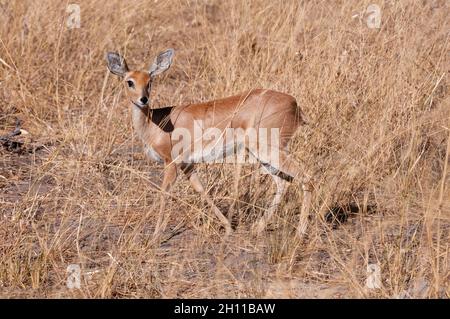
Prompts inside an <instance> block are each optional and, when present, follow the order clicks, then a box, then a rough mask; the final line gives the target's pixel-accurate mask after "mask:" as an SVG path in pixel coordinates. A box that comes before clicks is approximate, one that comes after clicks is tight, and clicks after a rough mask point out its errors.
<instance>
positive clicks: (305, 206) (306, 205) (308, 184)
mask: <svg viewBox="0 0 450 319" xmlns="http://www.w3.org/2000/svg"><path fill="white" fill-rule="evenodd" d="M302 190H303V203H302V210H301V212H300V221H299V223H298V227H297V235H298V236H299V237H300V238H301V237H303V236H304V235H306V230H307V228H308V216H309V210H310V209H311V195H312V191H313V184H312V181H311V178H310V177H307V178H304V179H303V181H302Z"/></svg>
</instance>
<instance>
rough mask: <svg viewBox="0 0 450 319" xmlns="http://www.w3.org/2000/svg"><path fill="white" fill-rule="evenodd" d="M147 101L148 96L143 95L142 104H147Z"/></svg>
mask: <svg viewBox="0 0 450 319" xmlns="http://www.w3.org/2000/svg"><path fill="white" fill-rule="evenodd" d="M147 102H148V98H147V97H146V96H143V97H141V103H142V104H147Z"/></svg>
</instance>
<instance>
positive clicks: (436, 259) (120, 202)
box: [0, 0, 450, 298]
mask: <svg viewBox="0 0 450 319" xmlns="http://www.w3.org/2000/svg"><path fill="white" fill-rule="evenodd" d="M76 2H77V3H78V4H79V5H80V8H81V28H79V29H69V28H67V26H66V20H67V16H68V14H67V13H66V6H67V4H68V3H65V2H63V1H53V0H40V1H37V0H35V1H32V0H24V1H4V0H0V18H1V21H2V23H1V24H2V26H1V28H0V58H1V60H0V109H1V113H0V134H1V135H4V134H6V133H8V132H10V131H12V130H13V129H14V122H15V117H18V118H20V119H21V120H22V128H23V129H25V130H27V131H28V132H29V133H30V134H29V135H24V136H22V137H18V138H16V141H21V142H23V143H24V144H23V145H22V147H21V148H20V149H18V150H16V151H14V150H12V151H11V150H8V149H7V148H6V147H1V148H0V205H1V206H0V212H1V215H0V219H1V223H0V238H1V243H0V296H2V297H12V296H13V297H14V296H20V297H85V298H91V297H101V298H103V297H105V298H116V297H121V298H123V297H125V298H129V297H133V298H134V297H146V298H160V297H293V298H294V297H331V298H349V297H350V298H352V297H358V298H366V297H369V298H379V297H388V298H394V297H408V296H412V297H418V298H429V297H441V298H442V297H443V298H448V297H449V295H450V287H449V281H450V278H449V269H450V268H449V239H450V234H449V231H450V187H449V184H450V168H449V165H448V163H449V149H450V111H449V110H450V108H449V105H450V103H449V98H448V93H449V91H448V90H449V88H448V74H449V66H450V65H449V55H448V52H449V33H448V30H450V29H449V20H448V13H449V8H448V3H447V2H446V1H445V0H442V1H439V0H436V1H413V0H405V1H384V0H380V1H377V2H376V3H377V4H378V5H379V6H380V8H381V13H382V20H381V21H382V24H381V28H380V29H370V28H368V27H367V24H366V17H367V15H364V11H365V9H366V8H367V6H368V5H369V4H370V3H371V2H370V1H356V0H352V1H300V0H295V1H290V0H288V1H283V4H281V3H279V2H276V1H275V2H274V1H263V0H255V1H251V2H246V1H237V0H231V1H208V0H198V1H161V0H159V1H157V0H155V1H143V0H140V1H139V0H136V1H121V0H110V1H107V2H101V3H100V2H98V1H94V0H83V1H81V0H79V1H76ZM168 47H173V48H175V50H176V57H175V62H174V65H173V67H172V68H171V69H170V71H169V72H167V73H166V75H164V76H162V77H161V78H160V79H159V80H158V81H157V83H156V85H155V87H154V89H153V94H152V101H153V104H154V106H155V107H159V106H164V105H175V104H179V103H187V102H194V101H206V100H208V99H213V98H220V97H224V96H227V95H231V94H235V93H239V92H241V91H244V90H246V89H249V88H256V87H264V88H271V89H276V90H280V91H283V92H286V93H289V94H292V95H293V96H295V97H296V98H297V99H298V101H299V104H300V105H301V107H302V109H303V110H304V112H305V113H306V114H307V116H308V119H309V122H310V124H309V125H308V126H304V127H302V128H301V129H300V130H299V131H298V134H297V136H296V139H295V140H294V142H293V144H292V152H293V153H294V154H295V156H296V158H298V159H300V160H301V161H302V162H303V163H304V165H306V166H307V167H309V168H310V169H311V170H314V171H315V172H317V173H318V184H317V191H316V193H315V196H314V200H313V210H314V214H312V215H313V216H312V217H311V226H310V228H309V231H308V238H307V240H306V241H304V242H298V241H296V240H294V235H293V232H294V227H295V225H296V223H297V217H298V213H299V208H300V207H299V205H300V202H301V194H300V192H299V189H298V185H293V186H292V187H291V188H290V190H289V192H288V195H287V196H286V197H285V200H284V201H283V205H282V207H281V209H280V210H279V212H278V214H277V217H276V218H275V220H274V221H273V223H272V225H271V226H270V228H269V230H268V231H267V232H265V236H264V237H263V238H259V239H256V238H254V237H252V236H251V235H250V233H249V227H250V224H251V222H252V221H254V220H255V219H256V218H257V217H258V216H260V215H261V214H262V212H263V209H264V207H267V204H268V202H269V199H270V196H271V194H272V192H273V186H272V185H271V181H270V178H267V177H266V176H258V175H257V174H255V173H256V170H257V168H255V167H246V168H245V169H244V171H243V172H244V173H245V174H244V176H243V177H242V178H241V179H240V185H241V186H240V194H238V196H237V197H236V194H234V193H233V192H232V191H230V190H231V189H233V184H234V178H235V174H233V172H234V168H233V167H228V166H215V167H213V166H211V165H203V166H202V167H201V175H202V177H203V178H204V180H205V183H206V184H207V185H208V188H209V189H210V193H211V194H212V196H213V197H214V200H215V201H216V203H217V204H218V206H219V207H221V209H223V210H224V211H226V210H227V209H228V207H229V206H230V205H231V203H232V202H233V201H234V200H236V201H237V202H238V207H239V209H238V211H237V212H236V213H235V215H236V216H237V217H238V218H237V219H238V221H237V222H236V223H237V228H236V230H235V231H234V233H233V235H232V236H231V238H230V240H229V241H227V242H223V239H222V236H221V231H220V227H219V225H218V223H217V221H216V220H215V219H212V218H211V217H210V216H211V215H210V214H209V211H208V207H207V206H206V205H205V203H203V202H202V201H200V200H199V198H198V196H197V195H196V194H195V193H194V192H193V191H192V190H191V189H190V187H189V185H188V183H187V182H186V181H185V180H183V179H182V178H180V179H179V180H178V182H177V184H176V186H175V187H174V189H173V192H172V195H171V196H170V197H168V199H167V211H168V213H170V214H171V219H170V227H169V228H170V229H169V230H168V233H169V232H170V230H173V229H177V228H180V232H181V233H180V234H178V235H176V236H175V237H173V238H172V239H170V240H168V241H167V242H165V243H163V244H162V245H160V246H158V247H155V246H154V245H151V244H150V242H149V238H150V235H151V233H152V230H153V227H154V226H155V220H156V212H157V209H158V205H159V202H158V191H157V189H156V188H155V187H154V186H152V185H154V184H155V183H156V184H158V183H159V182H160V180H161V178H160V173H161V167H158V166H157V165H155V164H152V163H149V162H147V161H146V160H145V158H144V157H143V155H142V153H141V149H140V144H139V141H138V140H137V139H136V137H135V135H133V132H132V128H131V122H130V111H129V107H128V104H127V101H126V99H124V91H123V88H122V86H121V85H120V83H119V81H118V80H117V79H116V78H115V77H113V76H110V74H109V73H108V71H107V69H106V65H105V59H104V55H105V52H107V51H111V50H117V51H120V52H121V53H122V54H124V55H125V56H126V57H127V59H128V63H129V65H130V66H131V67H135V68H147V67H148V66H149V65H150V63H151V62H152V60H153V58H154V56H155V55H156V54H157V53H158V52H159V51H160V50H162V49H165V48H168ZM349 205H351V206H352V207H357V208H358V209H357V210H358V212H356V213H352V214H348V215H349V216H348V218H347V220H346V221H344V222H342V223H341V224H339V223H337V222H336V221H335V222H334V223H330V222H327V221H326V220H325V219H324V218H323V215H324V214H325V213H326V212H327V211H329V210H330V209H331V208H333V207H339V206H341V207H342V210H344V211H347V212H348V211H349ZM353 210H354V209H353ZM69 264H78V265H80V267H81V270H82V273H83V276H82V282H81V289H68V288H67V287H66V278H67V273H66V268H67V266H68V265H69ZM368 264H377V265H379V267H380V269H381V281H382V287H381V288H380V289H367V288H366V287H365V280H366V277H367V273H366V269H367V265H368Z"/></svg>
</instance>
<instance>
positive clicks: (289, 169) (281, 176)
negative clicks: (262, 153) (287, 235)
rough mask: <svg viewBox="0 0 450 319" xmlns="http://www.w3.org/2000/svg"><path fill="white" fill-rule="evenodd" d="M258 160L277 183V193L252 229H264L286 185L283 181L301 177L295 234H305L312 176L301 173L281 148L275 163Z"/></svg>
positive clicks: (258, 230) (257, 230)
mask: <svg viewBox="0 0 450 319" xmlns="http://www.w3.org/2000/svg"><path fill="white" fill-rule="evenodd" d="M259 160H260V161H261V163H262V165H263V167H265V168H266V169H267V170H268V171H269V172H270V173H271V174H272V176H273V177H274V180H275V182H276V183H277V193H276V195H275V197H274V199H273V201H272V205H271V207H270V208H269V210H268V211H267V212H266V214H265V215H264V217H263V218H262V220H261V221H259V222H258V223H257V225H256V226H255V228H254V230H255V231H256V232H261V231H263V230H264V228H265V226H266V224H267V222H268V221H269V219H270V218H271V217H272V215H273V213H274V211H275V210H276V207H277V206H278V205H279V202H280V200H281V196H282V194H283V192H284V190H285V187H286V185H285V184H286V183H285V182H292V181H293V180H295V179H296V178H301V185H302V190H303V202H302V208H301V212H300V221H299V225H298V228H297V235H298V236H300V237H303V236H304V235H305V234H306V230H307V227H308V217H309V211H310V207H311V194H312V190H313V185H312V177H311V176H310V175H308V174H306V173H303V174H301V169H300V167H299V165H298V164H297V163H296V162H295V161H294V160H292V159H291V158H290V157H289V156H288V155H287V154H286V153H285V152H284V151H283V150H281V149H280V151H279V161H278V163H277V164H273V165H271V163H270V161H264V159H259ZM302 175H303V176H302ZM275 176H276V177H277V178H278V182H277V180H276V179H275ZM302 177H303V178H302ZM280 180H281V181H280ZM281 182H283V183H284V185H281Z"/></svg>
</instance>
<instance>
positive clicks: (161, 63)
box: [148, 49, 175, 77]
mask: <svg viewBox="0 0 450 319" xmlns="http://www.w3.org/2000/svg"><path fill="white" fill-rule="evenodd" d="M174 54H175V51H174V50H173V49H167V50H166V51H163V52H161V53H160V54H158V56H157V57H156V59H155V62H153V65H152V66H151V67H150V70H149V71H148V72H149V73H150V76H151V77H154V76H155V75H158V74H161V73H163V72H164V71H166V70H167V69H168V68H170V65H171V64H172V61H173V56H174Z"/></svg>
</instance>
